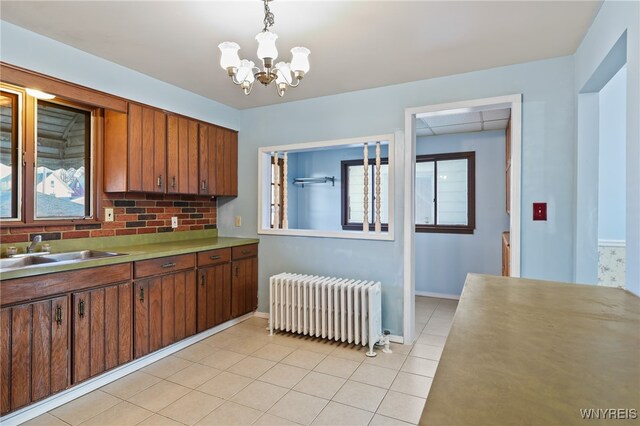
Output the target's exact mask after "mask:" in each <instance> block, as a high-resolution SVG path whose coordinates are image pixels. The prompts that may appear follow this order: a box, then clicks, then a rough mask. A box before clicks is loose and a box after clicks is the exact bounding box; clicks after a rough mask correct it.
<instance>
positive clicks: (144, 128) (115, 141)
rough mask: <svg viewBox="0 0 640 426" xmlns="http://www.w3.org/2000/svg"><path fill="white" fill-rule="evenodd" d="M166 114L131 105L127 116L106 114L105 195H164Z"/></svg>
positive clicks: (165, 178)
mask: <svg viewBox="0 0 640 426" xmlns="http://www.w3.org/2000/svg"><path fill="white" fill-rule="evenodd" d="M166 132H167V114H166V113H165V112H163V111H160V110H158V109H155V108H150V107H147V106H142V105H138V104H133V103H130V104H129V112H128V114H124V113H121V112H115V111H109V110H106V111H105V129H104V135H105V139H104V141H105V142H104V145H105V146H104V190H105V192H161V193H163V192H165V189H166V187H167V186H166V185H167V182H166V180H167V173H166V161H167V143H166V139H167V133H166Z"/></svg>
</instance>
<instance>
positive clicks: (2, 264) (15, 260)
mask: <svg viewBox="0 0 640 426" xmlns="http://www.w3.org/2000/svg"><path fill="white" fill-rule="evenodd" d="M56 262H57V261H56V260H55V259H49V258H47V257H45V256H24V257H9V258H6V259H0V270H2V271H6V270H8V269H18V268H24V267H27V266H35V265H44V264H47V263H56Z"/></svg>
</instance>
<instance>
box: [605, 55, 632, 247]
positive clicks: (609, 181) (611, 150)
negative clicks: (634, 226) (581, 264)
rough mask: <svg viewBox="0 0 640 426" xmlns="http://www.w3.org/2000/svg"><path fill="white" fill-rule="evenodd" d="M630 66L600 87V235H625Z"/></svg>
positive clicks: (620, 238)
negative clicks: (627, 108)
mask: <svg viewBox="0 0 640 426" xmlns="http://www.w3.org/2000/svg"><path fill="white" fill-rule="evenodd" d="M626 89H627V68H626V67H622V68H621V69H620V71H618V73H617V74H616V75H615V76H614V77H613V78H612V79H611V80H610V81H609V82H608V83H607V85H606V86H604V87H603V88H602V90H600V96H599V103H600V105H599V109H598V112H599V115H600V126H599V127H600V128H599V134H600V135H599V136H600V137H599V150H598V239H599V240H617V241H624V239H625V215H626V201H625V197H626V182H625V180H626V176H625V174H626V169H627V168H626V158H625V153H626V134H625V132H626V121H627V116H626V107H627V90H626Z"/></svg>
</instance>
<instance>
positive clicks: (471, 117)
mask: <svg viewBox="0 0 640 426" xmlns="http://www.w3.org/2000/svg"><path fill="white" fill-rule="evenodd" d="M510 116H511V109H510V108H502V109H490V110H484V111H472V112H463V113H453V114H438V115H431V116H424V117H421V118H418V119H417V120H416V136H438V135H447V134H452V133H469V132H480V131H483V130H503V129H506V128H507V124H508V123H509V117H510Z"/></svg>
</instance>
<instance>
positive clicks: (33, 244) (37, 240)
mask: <svg viewBox="0 0 640 426" xmlns="http://www.w3.org/2000/svg"><path fill="white" fill-rule="evenodd" d="M41 242H42V235H34V236H33V240H32V241H31V245H30V246H29V247H27V253H33V250H34V249H35V248H36V244H38V243H41Z"/></svg>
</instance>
